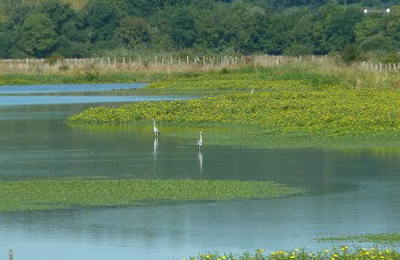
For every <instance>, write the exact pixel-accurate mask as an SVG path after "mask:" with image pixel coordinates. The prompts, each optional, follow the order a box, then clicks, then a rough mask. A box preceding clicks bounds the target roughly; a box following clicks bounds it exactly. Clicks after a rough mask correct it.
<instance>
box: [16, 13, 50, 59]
mask: <svg viewBox="0 0 400 260" xmlns="http://www.w3.org/2000/svg"><path fill="white" fill-rule="evenodd" d="M55 28H56V26H55V24H54V23H53V21H52V20H51V19H50V18H48V17H47V16H45V15H44V14H31V15H29V16H28V17H27V18H26V20H25V22H24V24H23V25H22V27H21V29H20V35H21V38H20V40H19V44H20V46H21V47H22V49H23V50H24V51H25V52H27V53H28V54H30V55H33V56H35V57H44V56H46V55H48V54H50V53H51V51H52V50H53V49H54V47H55V44H56V39H57V33H56V29H55Z"/></svg>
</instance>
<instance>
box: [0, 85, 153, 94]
mask: <svg viewBox="0 0 400 260" xmlns="http://www.w3.org/2000/svg"><path fill="white" fill-rule="evenodd" d="M145 86H146V83H115V84H62V85H21V86H0V94H29V93H61V92H67V93H68V92H98V91H103V90H121V89H138V88H144V87H145Z"/></svg>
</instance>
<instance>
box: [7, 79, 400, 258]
mask: <svg viewBox="0 0 400 260" xmlns="http://www.w3.org/2000/svg"><path fill="white" fill-rule="evenodd" d="M110 88H111V89H114V88H116V86H115V85H112V86H110ZM87 95H88V96H74V95H73V93H72V92H71V95H68V96H67V97H66V96H65V95H63V96H61V95H53V96H46V95H43V96H42V95H35V96H21V95H15V96H12V95H11V96H1V91H0V100H2V98H5V97H7V98H9V99H10V100H13V101H10V102H9V105H4V104H3V103H2V102H1V101H0V104H2V106H0V119H1V120H0V180H21V179H54V178H65V177H88V178H152V179H187V178H189V179H236V180H272V181H280V182H285V183H289V184H293V185H300V186H306V187H319V188H320V189H321V193H320V194H318V195H312V196H311V195H310V196H303V197H291V198H281V199H273V200H256V201H232V202H219V203H184V204H163V205H148V206H141V207H131V208H100V209H82V210H59V211H36V212H12V213H0V253H2V255H1V256H0V259H1V257H3V258H4V259H6V252H7V250H8V249H9V248H13V250H14V253H15V254H14V259H34V260H36V259H40V260H42V259H60V260H63V259H65V260H70V259H96V260H97V259H182V258H183V257H188V256H194V255H197V254H198V253H199V252H205V251H220V252H227V253H228V252H233V253H242V252H243V251H255V250H256V249H257V248H263V249H264V250H265V251H266V252H271V251H275V250H278V249H293V248H301V247H305V248H308V249H312V250H321V249H324V248H326V247H330V246H332V245H341V244H342V243H332V244H325V243H318V242H316V241H315V238H317V237H319V236H321V235H328V236H334V235H341V234H362V233H380V232H394V231H397V232H398V231H400V221H399V218H398V216H400V208H399V207H398V205H400V189H398V187H399V185H400V160H399V158H400V149H396V148H391V149H383V148H382V149H370V150H263V149H232V148H228V147H213V146H207V135H208V134H209V133H210V132H211V131H226V129H225V130H224V129H219V130H218V129H203V133H204V141H205V145H204V149H203V150H202V152H201V153H198V150H197V147H196V139H197V134H198V131H199V129H197V128H193V127H180V128H174V127H169V126H165V125H162V124H159V125H158V128H159V129H160V131H161V133H162V134H161V136H160V138H159V139H158V141H157V140H154V135H153V132H152V122H149V124H148V125H144V126H140V127H135V126H121V127H112V126H108V127H96V126H92V127H71V126H69V125H67V124H65V118H67V117H68V116H70V115H71V114H73V113H77V112H80V111H83V110H85V109H87V108H88V107H90V106H98V105H105V106H119V105H121V104H125V101H128V102H132V101H133V102H135V101H140V100H162V99H164V100H165V99H175V98H189V97H188V96H183V97H179V96H156V95H152V96H151V95H133V94H132V95H131V96H122V97H124V98H125V97H126V98H128V99H129V100H121V99H120V98H121V96H117V93H116V95H113V94H112V93H111V94H110V93H107V94H105V95H101V96H100V95H99V93H95V94H93V95H94V96H92V95H90V94H87ZM99 96H100V97H105V99H100V100H99V99H97V97H99ZM26 97H29V98H31V99H29V100H30V101H29V102H28V101H27V100H26V99H25V101H24V99H23V98H26ZM21 98H22V99H21ZM47 98H51V100H53V102H50V103H47V102H48V101H49V99H47ZM82 98H83V100H82ZM3 100H4V99H3ZM91 102H94V103H91ZM98 102H100V103H98ZM166 132H169V133H176V135H163V133H166ZM180 133H182V134H180ZM188 133H193V136H194V138H193V140H192V139H190V138H189V139H188V138H186V137H184V136H187V134H188Z"/></svg>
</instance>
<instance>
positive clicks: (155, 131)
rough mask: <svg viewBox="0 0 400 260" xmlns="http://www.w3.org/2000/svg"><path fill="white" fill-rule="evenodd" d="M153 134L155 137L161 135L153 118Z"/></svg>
mask: <svg viewBox="0 0 400 260" xmlns="http://www.w3.org/2000/svg"><path fill="white" fill-rule="evenodd" d="M153 132H154V135H160V131H158V129H157V127H156V120H155V119H154V118H153Z"/></svg>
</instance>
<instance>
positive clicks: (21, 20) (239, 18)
mask: <svg viewBox="0 0 400 260" xmlns="http://www.w3.org/2000/svg"><path fill="white" fill-rule="evenodd" d="M71 1H72V0H71ZM81 1H84V0H81ZM396 4H400V3H399V0H395V1H394V0H336V1H335V0H236V1H229V0H224V1H223V0H87V1H85V2H84V4H83V5H82V7H80V8H73V6H72V5H71V3H70V2H67V1H61V0H42V1H23V0H0V58H3V59H4V58H7V59H8V58H25V57H38V58H44V57H50V56H57V57H66V58H67V57H68V58H83V57H93V56H102V55H104V54H105V53H106V52H112V51H114V52H118V51H121V50H124V51H129V52H130V53H138V52H144V51H151V52H158V53H162V52H186V53H187V52H192V53H196V52H197V53H236V54H243V55H247V54H253V53H267V54H271V55H282V54H285V55H309V54H316V55H324V54H329V53H335V52H337V53H341V54H342V55H344V57H345V58H347V59H349V60H355V59H360V58H362V57H365V56H366V55H367V56H368V55H375V56H376V55H378V56H380V57H384V58H386V59H398V58H399V57H398V56H399V55H398V50H399V48H400V6H396ZM388 7H390V10H391V11H390V13H387V12H385V11H384V10H385V8H388ZM364 8H369V9H370V10H371V12H369V13H367V14H364V12H363V9H364Z"/></svg>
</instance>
